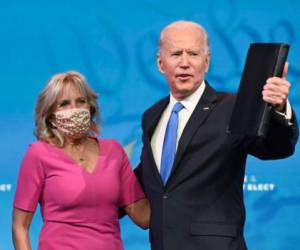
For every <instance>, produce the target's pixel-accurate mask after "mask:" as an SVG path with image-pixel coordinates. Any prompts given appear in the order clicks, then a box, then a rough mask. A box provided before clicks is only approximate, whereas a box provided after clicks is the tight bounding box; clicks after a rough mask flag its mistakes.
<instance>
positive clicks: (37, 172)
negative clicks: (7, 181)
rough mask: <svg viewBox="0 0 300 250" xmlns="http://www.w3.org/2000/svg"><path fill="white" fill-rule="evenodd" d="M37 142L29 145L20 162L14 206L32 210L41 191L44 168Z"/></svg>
mask: <svg viewBox="0 0 300 250" xmlns="http://www.w3.org/2000/svg"><path fill="white" fill-rule="evenodd" d="M38 149H39V145H38V143H35V144H32V145H30V146H29V148H28V150H27V152H26V154H25V156H24V158H23V160H22V163H21V168H20V171H19V177H18V184H17V189H16V193H15V198H14V207H15V208H19V209H22V210H25V211H29V212H34V211H35V209H36V207H37V204H38V201H39V198H40V196H41V193H42V188H43V183H44V176H45V175H44V169H43V166H42V164H41V162H40V159H39V157H38V156H39V150H38Z"/></svg>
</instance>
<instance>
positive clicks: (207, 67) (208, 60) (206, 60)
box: [205, 52, 210, 73]
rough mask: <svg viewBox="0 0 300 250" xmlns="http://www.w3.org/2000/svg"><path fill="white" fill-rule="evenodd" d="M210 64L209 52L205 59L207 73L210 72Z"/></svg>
mask: <svg viewBox="0 0 300 250" xmlns="http://www.w3.org/2000/svg"><path fill="white" fill-rule="evenodd" d="M209 64H210V53H209V52H208V54H207V56H206V59H205V73H207V72H208V69H209Z"/></svg>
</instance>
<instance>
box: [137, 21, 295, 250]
mask: <svg viewBox="0 0 300 250" xmlns="http://www.w3.org/2000/svg"><path fill="white" fill-rule="evenodd" d="M207 41H208V38H207V33H206V31H205V30H204V29H203V27H202V26H200V25H198V24H196V23H193V22H187V21H178V22H175V23H172V24H170V25H169V26H167V27H166V28H165V29H164V30H163V31H162V32H161V34H160V43H159V51H158V54H157V64H158V68H159V70H160V72H161V73H162V74H164V75H165V77H166V79H167V81H168V84H169V87H170V95H169V96H168V97H166V98H164V99H162V100H160V101H159V102H157V103H156V104H154V105H153V106H152V107H150V108H149V109H148V110H147V111H146V112H145V113H144V115H143V119H142V128H143V145H144V146H143V150H142V155H141V162H140V164H139V166H138V167H137V169H136V174H137V176H138V177H139V180H140V181H141V183H142V185H143V187H144V190H145V192H146V195H147V197H148V198H149V200H150V203H151V212H152V214H151V222H150V242H151V247H152V248H151V249H152V250H196V249H197V250H198V249H201V250H227V249H228V250H229V249H230V250H238V249H239V250H244V249H247V247H246V244H245V241H244V237H243V228H244V222H245V208H244V202H243V188H242V186H243V179H244V173H245V163H246V158H247V155H248V154H251V155H254V156H256V157H258V158H260V159H280V158H284V157H288V156H290V155H292V154H293V152H294V147H295V144H296V141H297V137H298V127H297V124H296V119H295V115H294V114H293V112H292V109H291V107H290V105H289V103H288V102H287V97H288V94H289V88H290V83H289V82H288V81H287V80H286V79H285V75H286V73H287V65H286V66H285V69H284V75H283V77H282V78H278V77H272V78H269V79H268V80H267V81H266V84H265V87H264V90H263V92H262V98H263V100H264V101H266V102H268V103H271V104H272V105H274V107H275V111H274V112H273V113H272V117H271V125H270V128H269V132H268V134H267V136H266V137H265V138H253V137H251V138H249V137H246V136H234V135H232V134H229V133H228V132H227V127H228V124H229V119H230V115H231V112H232V109H233V105H234V101H235V95H233V94H228V93H220V92H216V91H215V90H214V89H213V88H212V87H211V86H210V85H209V84H208V82H206V81H205V80H204V76H205V73H206V72H207V71H208V68H209V61H210V52H209V47H208V42H207Z"/></svg>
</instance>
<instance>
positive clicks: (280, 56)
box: [228, 43, 289, 136]
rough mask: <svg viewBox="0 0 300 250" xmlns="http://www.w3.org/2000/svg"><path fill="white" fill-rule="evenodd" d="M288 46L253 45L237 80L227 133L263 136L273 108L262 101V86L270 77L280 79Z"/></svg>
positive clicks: (281, 44)
mask: <svg viewBox="0 0 300 250" xmlns="http://www.w3.org/2000/svg"><path fill="white" fill-rule="evenodd" d="M288 51H289V45H288V44H283V43H252V44H251V45H250V48H249V50H248V54H247V59H246V63H245V66H244V70H243V74H242V77H241V81H240V86H239V90H238V94H237V99H236V102H235V106H234V109H233V112H232V116H231V120H230V123H229V127H228V131H229V133H232V134H239V135H248V136H265V135H266V133H267V130H268V124H269V121H270V114H271V111H272V106H271V105H270V104H267V103H266V102H264V101H263V99H262V90H263V86H264V85H265V83H266V80H267V79H268V78H269V77H272V76H279V77H280V76H281V75H282V72H283V68H284V64H285V61H286V58H287V55H288Z"/></svg>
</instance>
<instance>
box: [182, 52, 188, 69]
mask: <svg viewBox="0 0 300 250" xmlns="http://www.w3.org/2000/svg"><path fill="white" fill-rule="evenodd" d="M180 67H182V68H188V67H189V58H188V55H187V54H186V53H183V54H182V55H181V60H180Z"/></svg>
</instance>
